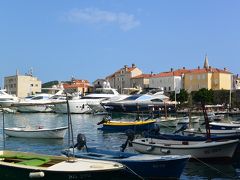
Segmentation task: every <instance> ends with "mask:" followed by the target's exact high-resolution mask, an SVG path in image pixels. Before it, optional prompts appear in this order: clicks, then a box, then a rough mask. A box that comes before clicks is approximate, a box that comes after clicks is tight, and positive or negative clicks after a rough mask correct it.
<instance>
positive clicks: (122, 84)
mask: <svg viewBox="0 0 240 180" xmlns="http://www.w3.org/2000/svg"><path fill="white" fill-rule="evenodd" d="M141 74H142V71H141V70H140V69H139V68H137V67H136V65H135V64H132V66H131V67H128V66H127V65H125V66H124V67H123V68H121V69H119V70H118V71H116V72H115V73H113V74H112V75H110V76H107V77H106V80H107V81H108V82H109V83H110V85H111V87H112V88H115V89H117V90H118V92H119V93H123V89H124V88H130V87H133V85H132V83H131V79H132V78H133V77H136V76H139V75H141Z"/></svg>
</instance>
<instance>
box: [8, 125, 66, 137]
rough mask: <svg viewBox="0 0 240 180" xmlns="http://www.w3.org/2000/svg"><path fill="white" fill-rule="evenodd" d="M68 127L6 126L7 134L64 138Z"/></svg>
mask: <svg viewBox="0 0 240 180" xmlns="http://www.w3.org/2000/svg"><path fill="white" fill-rule="evenodd" d="M67 129H68V127H67V126H65V127H58V128H43V127H41V126H40V127H35V128H33V127H12V128H4V132H5V134H6V135H8V136H11V137H19V138H59V139H62V138H64V136H65V134H66V131H67Z"/></svg>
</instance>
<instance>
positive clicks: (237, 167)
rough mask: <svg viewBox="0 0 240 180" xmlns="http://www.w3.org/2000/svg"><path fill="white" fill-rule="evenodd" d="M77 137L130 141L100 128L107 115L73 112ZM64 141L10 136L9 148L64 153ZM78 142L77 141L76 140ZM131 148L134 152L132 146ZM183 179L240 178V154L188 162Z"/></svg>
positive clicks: (54, 122)
mask: <svg viewBox="0 0 240 180" xmlns="http://www.w3.org/2000/svg"><path fill="white" fill-rule="evenodd" d="M71 118H72V124H73V131H74V139H75V140H76V136H77V134H78V133H83V134H85V136H86V138H87V144H88V146H97V147H104V148H107V149H114V150H119V149H120V145H121V144H123V143H124V142H125V140H126V136H125V134H124V133H104V132H102V131H101V130H98V129H97V128H98V127H99V126H98V125H97V122H99V121H101V120H102V118H103V116H99V115H98V116H96V115H71ZM2 122H3V119H2V114H1V113H0V128H1V131H0V148H1V149H2V148H3V144H4V143H3V136H2V127H3V123H2ZM66 125H67V115H64V114H51V113H47V114H44V113H16V114H5V127H13V126H33V127H34V126H44V127H60V126H66ZM67 135H68V134H67V133H66V136H65V138H64V139H63V140H53V139H52V140H45V139H24V138H12V137H6V141H5V148H6V149H8V150H17V151H29V152H37V153H44V154H56V155H60V154H61V150H62V149H64V148H66V147H67V146H68V140H67V139H68V138H67ZM75 142H76V141H75ZM127 151H133V149H131V148H128V149H127ZM180 179H216V180H217V179H240V155H239V156H238V155H235V157H234V158H233V162H231V163H225V162H218V163H203V162H188V164H187V166H186V168H185V170H184V172H183V174H182V175H181V177H180Z"/></svg>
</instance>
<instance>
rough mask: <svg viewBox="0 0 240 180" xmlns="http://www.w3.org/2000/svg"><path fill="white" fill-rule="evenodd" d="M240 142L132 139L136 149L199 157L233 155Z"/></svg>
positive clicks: (150, 152) (226, 157) (149, 152)
mask: <svg viewBox="0 0 240 180" xmlns="http://www.w3.org/2000/svg"><path fill="white" fill-rule="evenodd" d="M238 143H239V140H238V139H235V140H225V141H224V140H222V141H219V142H218V141H179V140H164V139H155V138H140V139H135V140H134V141H132V144H133V147H134V149H135V150H136V151H138V152H141V153H148V154H159V155H167V154H168V155H169V154H175V155H186V154H190V155H191V157H192V158H198V159H216V158H225V159H230V158H232V157H233V155H234V152H235V150H236V147H237V145H238Z"/></svg>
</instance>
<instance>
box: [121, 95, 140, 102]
mask: <svg viewBox="0 0 240 180" xmlns="http://www.w3.org/2000/svg"><path fill="white" fill-rule="evenodd" d="M140 96H142V94H136V95H132V96H129V97H127V98H126V99H124V100H127V101H128V100H136V99H138V98H139V97H140Z"/></svg>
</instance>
